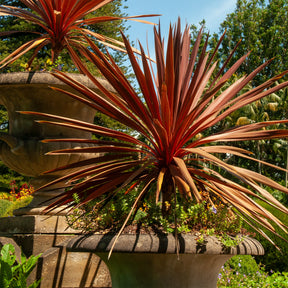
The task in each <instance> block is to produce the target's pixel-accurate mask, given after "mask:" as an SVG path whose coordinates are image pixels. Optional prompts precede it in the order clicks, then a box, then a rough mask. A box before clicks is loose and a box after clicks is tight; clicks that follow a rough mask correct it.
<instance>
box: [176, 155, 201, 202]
mask: <svg viewBox="0 0 288 288" xmlns="http://www.w3.org/2000/svg"><path fill="white" fill-rule="evenodd" d="M173 160H174V161H175V163H176V165H177V167H178V168H179V172H180V173H181V174H182V177H183V179H185V182H186V183H187V184H188V185H189V186H190V188H191V191H192V192H193V194H194V196H195V198H196V200H197V202H201V201H202V200H203V199H202V196H201V194H200V193H199V191H198V189H197V187H196V185H195V183H194V180H193V178H192V177H191V175H190V173H189V170H188V169H187V166H186V164H185V162H184V161H183V160H182V159H180V158H177V157H174V158H173Z"/></svg>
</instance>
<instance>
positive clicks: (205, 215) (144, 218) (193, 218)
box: [67, 192, 242, 246]
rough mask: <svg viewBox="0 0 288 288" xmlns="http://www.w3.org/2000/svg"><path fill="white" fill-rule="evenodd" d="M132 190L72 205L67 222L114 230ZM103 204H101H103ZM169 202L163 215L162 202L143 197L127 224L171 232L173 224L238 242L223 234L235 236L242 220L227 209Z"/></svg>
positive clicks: (229, 243)
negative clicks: (170, 206)
mask: <svg viewBox="0 0 288 288" xmlns="http://www.w3.org/2000/svg"><path fill="white" fill-rule="evenodd" d="M136 195H137V194H136V192H134V193H131V194H130V195H125V193H122V194H121V196H120V193H119V195H117V196H115V197H114V199H113V201H109V202H108V203H105V199H104V198H102V199H98V200H96V201H93V202H90V203H88V204H86V205H83V206H81V207H80V208H76V209H75V210H74V211H73V212H71V213H70V214H69V215H68V217H67V219H68V223H69V225H70V226H71V227H73V228H74V229H80V230H83V231H85V232H94V231H99V230H103V231H117V230H119V229H120V228H121V226H122V224H123V222H124V221H125V219H126V217H127V215H128V214H129V212H130V209H131V206H132V204H133V202H134V201H135V196H136ZM74 201H75V204H76V203H78V204H79V203H80V199H79V197H78V195H77V194H74ZM103 203H105V204H104V205H103ZM165 205H166V206H169V205H173V206H175V207H173V210H172V211H173V213H170V214H166V215H163V214H162V205H161V203H160V202H159V203H158V204H156V203H155V201H153V200H152V199H150V201H147V200H144V201H143V202H142V203H141V204H139V205H138V206H137V208H136V209H135V211H134V213H133V217H131V219H130V221H129V222H128V224H127V225H136V226H137V225H138V226H139V227H140V226H141V227H143V228H145V229H151V227H152V229H155V230H157V231H162V232H164V233H174V232H175V227H177V232H178V233H191V232H192V233H193V232H199V231H200V233H201V234H202V235H214V236H215V235H217V236H219V238H220V239H223V241H222V243H223V244H224V245H225V244H226V245H225V246H235V245H237V244H238V243H239V240H240V239H238V238H237V237H236V238H235V239H236V240H235V239H234V238H231V237H230V236H227V235H233V236H236V234H238V233H241V231H242V230H241V227H242V222H241V220H240V218H239V217H237V216H236V215H235V214H234V213H233V212H232V210H231V209H230V208H228V207H226V206H223V205H221V206H219V207H218V208H217V210H216V208H212V207H211V206H210V205H208V204H207V203H206V202H205V201H204V202H202V203H195V202H193V201H190V202H189V201H188V202H183V201H182V202H181V199H178V203H177V204H175V203H172V204H169V203H168V202H167V203H165Z"/></svg>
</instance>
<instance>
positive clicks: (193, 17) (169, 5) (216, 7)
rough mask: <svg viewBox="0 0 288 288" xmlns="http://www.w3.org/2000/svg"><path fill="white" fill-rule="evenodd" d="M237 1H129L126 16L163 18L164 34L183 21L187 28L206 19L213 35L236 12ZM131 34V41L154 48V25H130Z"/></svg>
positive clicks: (155, 20) (131, 23) (162, 28)
mask: <svg viewBox="0 0 288 288" xmlns="http://www.w3.org/2000/svg"><path fill="white" fill-rule="evenodd" d="M236 2H237V0H200V1H198V0H177V1H172V0H144V1H140V0H127V2H126V5H127V6H128V9H126V13H127V14H128V15H129V16H132V15H140V14H162V16H161V17H160V21H161V30H162V34H163V35H165V34H164V32H166V31H168V29H169V24H170V23H172V24H173V23H175V22H176V21H177V19H178V17H179V16H180V17H181V22H182V24H183V26H184V25H185V24H186V23H187V24H189V25H190V24H198V23H199V22H200V21H201V20H202V19H205V21H206V27H207V28H208V30H209V31H210V33H213V32H218V27H219V24H220V23H221V22H222V21H223V20H224V19H225V17H226V15H227V14H228V13H231V12H233V11H234V9H235V7H236ZM158 19H159V18H158V17H157V18H154V19H153V18H150V19H149V20H150V21H153V22H155V23H158V21H159V20H158ZM129 24H130V26H131V28H130V29H129V31H128V34H129V36H130V40H131V41H134V42H136V40H140V42H141V43H142V45H143V46H144V47H146V43H147V41H146V39H147V33H148V42H149V44H150V45H149V46H151V44H152V41H153V33H152V32H153V29H152V27H151V26H150V25H146V24H142V23H137V22H130V21H129Z"/></svg>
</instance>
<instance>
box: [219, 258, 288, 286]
mask: <svg viewBox="0 0 288 288" xmlns="http://www.w3.org/2000/svg"><path fill="white" fill-rule="evenodd" d="M217 287H218V288H223V287H229V288H238V287H242V288H247V287H250V288H263V287H269V288H285V287H288V272H283V273H280V272H275V273H273V274H269V273H267V272H265V268H264V266H263V265H261V264H259V265H258V264H257V263H256V262H255V260H254V259H253V258H252V256H248V255H247V256H246V255H245V256H233V257H232V258H231V259H230V260H229V261H228V262H226V263H225V265H224V266H223V267H222V269H221V271H220V273H219V275H218V283H217Z"/></svg>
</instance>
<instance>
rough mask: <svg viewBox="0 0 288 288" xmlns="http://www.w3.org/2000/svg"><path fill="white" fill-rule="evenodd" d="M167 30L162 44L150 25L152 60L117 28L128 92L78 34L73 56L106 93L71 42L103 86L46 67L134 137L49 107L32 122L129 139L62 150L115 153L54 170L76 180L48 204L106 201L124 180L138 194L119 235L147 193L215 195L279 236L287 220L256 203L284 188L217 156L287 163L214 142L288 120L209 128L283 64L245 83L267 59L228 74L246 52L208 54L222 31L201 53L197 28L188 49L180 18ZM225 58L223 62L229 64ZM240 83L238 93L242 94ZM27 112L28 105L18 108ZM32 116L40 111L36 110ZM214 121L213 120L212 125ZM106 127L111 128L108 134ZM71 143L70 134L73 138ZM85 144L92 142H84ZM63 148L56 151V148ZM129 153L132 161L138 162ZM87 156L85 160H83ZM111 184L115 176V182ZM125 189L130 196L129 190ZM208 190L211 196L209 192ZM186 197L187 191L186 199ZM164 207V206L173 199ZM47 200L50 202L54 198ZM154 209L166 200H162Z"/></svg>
mask: <svg viewBox="0 0 288 288" xmlns="http://www.w3.org/2000/svg"><path fill="white" fill-rule="evenodd" d="M85 33H86V32H85ZM168 35H169V36H168V45H167V48H166V47H165V45H164V41H163V40H162V36H161V31H160V26H159V27H158V29H156V27H154V36H155V58H156V65H153V63H151V59H149V57H148V56H146V54H145V52H144V49H143V47H142V46H141V45H140V52H141V53H140V57H141V58H142V61H141V62H140V61H138V59H137V57H136V55H135V53H136V52H135V51H134V50H133V48H132V47H131V45H130V43H129V41H128V39H127V38H126V37H125V36H124V35H123V43H124V45H125V49H126V51H127V53H128V56H129V60H130V63H131V67H132V69H133V72H134V74H135V77H136V82H137V84H138V86H139V88H140V91H141V92H140V93H137V90H136V89H134V88H133V85H131V83H129V81H128V80H127V78H126V77H125V75H124V73H123V72H122V71H121V69H120V68H119V67H118V66H117V65H116V64H115V61H114V60H113V58H112V56H111V55H110V54H109V53H108V52H107V53H105V54H104V53H103V52H101V51H100V50H99V48H98V47H97V46H96V45H95V44H94V43H92V41H91V40H90V39H88V38H85V41H86V42H87V43H88V44H89V47H90V48H91V51H90V50H89V49H80V50H79V54H80V55H81V57H86V58H87V59H88V60H89V61H90V62H91V63H93V64H95V66H96V67H97V68H98V69H99V70H100V72H101V73H102V74H103V76H104V77H105V78H106V80H107V81H108V82H109V83H110V85H111V87H112V89H114V91H113V92H111V91H107V89H106V88H105V87H103V85H101V83H99V81H98V80H97V79H96V78H95V77H94V76H93V75H92V74H91V73H90V72H89V70H88V68H87V67H85V66H84V65H83V64H82V62H81V58H80V56H79V54H78V53H76V51H73V49H72V48H73V47H72V45H71V49H70V48H68V49H70V50H71V55H73V57H74V58H75V62H76V63H77V65H78V66H79V68H80V69H81V71H84V72H83V73H85V74H86V75H87V77H89V79H90V80H91V81H92V83H94V84H95V85H96V86H97V88H98V89H99V90H100V91H101V92H102V94H100V93H97V94H96V93H94V92H92V91H91V90H90V89H88V88H87V87H85V85H82V84H80V83H77V81H74V80H72V79H70V78H69V76H67V75H65V74H63V73H60V72H56V73H54V75H55V76H56V77H57V78H58V79H60V80H62V81H64V82H65V83H66V84H67V85H69V86H71V87H72V88H74V89H76V90H77V91H78V92H80V93H81V95H83V97H82V96H81V97H79V96H76V95H73V94H71V93H70V94H69V93H67V92H65V93H66V94H67V95H69V96H70V97H72V98H75V99H77V98H78V97H79V98H78V99H79V100H80V101H82V102H83V103H85V104H87V105H90V106H91V107H93V108H95V109H97V110H99V111H101V113H104V114H105V115H107V116H108V117H111V118H113V119H114V120H116V121H118V122H120V123H122V124H124V125H126V126H128V127H130V128H132V129H133V130H134V135H136V136H135V137H132V136H130V135H126V133H124V132H119V131H114V130H113V129H111V128H104V127H99V126H97V125H92V124H88V123H83V122H81V121H78V120H73V119H67V118H65V117H59V116H52V115H48V117H50V119H51V120H53V121H47V120H40V123H50V124H54V125H62V126H65V127H69V128H75V129H83V130H86V131H89V132H92V133H95V134H99V135H100V136H108V137H109V139H110V138H112V139H113V137H114V139H115V142H119V141H120V142H124V143H127V144H128V145H126V146H125V145H123V146H121V145H119V144H116V143H115V145H114V144H113V142H114V140H109V142H101V141H99V142H95V144H97V145H99V146H95V148H85V149H81V150H80V149H79V150H73V149H70V150H69V149H68V150H67V149H66V150H64V151H66V152H69V153H70V152H71V153H72V152H73V151H74V152H75V151H76V152H77V151H79V152H80V151H82V152H83V151H86V152H88V151H90V152H92V153H95V152H96V151H98V152H100V151H102V152H111V153H112V154H114V153H115V154H117V151H118V152H120V157H119V158H116V159H115V162H112V161H113V159H111V158H107V159H106V160H105V159H103V158H102V160H103V163H102V162H101V163H100V162H97V160H95V161H96V163H95V165H94V166H93V164H92V166H93V167H92V168H90V170H88V169H87V167H81V165H79V166H77V167H78V168H80V167H81V168H82V169H81V172H79V173H76V172H74V173H71V174H70V175H69V176H65V177H62V180H65V181H68V182H69V181H70V182H69V183H71V184H72V182H73V181H74V180H77V181H76V182H77V183H74V184H75V186H73V187H72V188H71V189H70V190H68V191H67V192H65V193H64V194H63V195H62V196H61V197H60V199H59V200H58V202H57V201H56V202H55V205H57V206H59V205H61V204H63V203H68V205H72V201H73V193H77V194H78V195H79V197H80V199H82V200H81V201H82V202H81V203H86V201H87V200H89V201H90V200H93V199H97V197H99V196H100V195H101V197H103V198H104V199H105V200H106V201H108V202H109V201H113V199H114V198H115V197H114V196H116V193H119V190H118V189H119V187H122V188H125V189H127V191H130V190H129V189H132V188H131V187H137V189H138V188H139V189H140V192H139V191H137V190H136V193H137V195H138V196H136V197H135V200H134V204H133V205H132V207H131V210H130V212H129V215H128V218H127V219H126V220H125V223H124V225H123V226H122V228H121V230H120V233H121V232H122V230H123V228H124V226H125V225H126V223H127V221H128V219H129V218H130V216H131V215H132V213H135V211H137V209H136V210H135V208H136V206H137V203H139V201H140V202H141V201H144V198H145V197H148V194H149V198H148V200H147V201H150V200H151V197H152V196H151V195H153V201H156V202H157V201H158V200H159V195H160V193H161V195H162V196H163V197H161V198H162V199H163V202H164V201H166V200H168V202H169V203H170V204H171V203H173V201H176V199H177V201H178V199H179V198H181V203H185V205H186V203H188V202H187V201H192V200H193V201H194V203H196V202H201V201H206V200H207V203H210V204H211V205H212V206H213V205H214V203H215V202H216V201H220V202H221V203H223V204H224V205H226V206H228V207H232V208H233V211H234V210H235V211H236V214H239V215H241V217H243V218H244V219H245V221H247V222H249V223H250V225H251V227H253V226H255V230H256V231H257V232H259V233H261V234H262V235H263V236H264V237H266V238H268V240H269V241H271V242H273V241H272V240H271V239H270V238H269V237H268V236H267V235H266V233H265V232H263V231H262V228H263V229H267V230H268V231H270V232H272V233H274V234H275V235H277V236H278V234H277V232H276V229H275V228H276V227H279V228H280V229H282V231H284V232H285V231H286V230H287V227H286V226H285V225H284V224H283V223H282V222H281V221H280V220H278V219H277V218H276V217H275V216H274V215H272V214H271V213H270V212H269V211H268V210H267V209H265V208H263V207H262V206H261V205H260V204H258V203H257V202H256V201H258V200H261V201H264V202H265V203H267V204H269V205H270V206H271V207H274V208H277V209H278V210H280V211H282V212H284V213H287V212H288V209H287V208H286V207H285V206H283V205H282V204H281V203H279V201H277V200H276V199H274V198H273V196H272V195H271V194H269V193H268V191H266V190H265V188H264V187H265V186H269V187H271V188H272V189H277V190H279V191H283V192H284V193H287V192H288V190H287V189H286V188H285V187H282V186H281V185H280V184H278V183H276V182H275V181H272V180H271V179H269V178H267V177H265V176H263V175H261V174H258V173H256V172H251V171H249V170H248V169H244V168H243V167H238V166H236V165H231V164H229V163H227V162H226V161H224V160H223V157H222V156H223V154H224V155H225V156H226V157H227V155H228V154H229V157H230V156H233V155H235V156H237V157H241V158H243V159H249V160H255V163H262V164H265V165H268V166H270V167H273V168H275V169H279V170H280V171H285V172H287V171H286V169H283V168H278V167H277V166H276V165H274V164H270V163H266V162H265V160H260V159H254V158H253V155H251V152H249V151H247V150H245V149H240V148H237V147H233V146H228V145H230V143H229V144H227V145H224V144H223V143H224V142H231V143H233V142H235V141H249V140H259V139H261V140H262V139H274V138H287V137H288V132H287V130H285V129H283V128H281V129H275V127H278V126H280V125H281V127H283V126H284V124H287V123H288V120H273V121H267V122H260V123H253V124H248V125H244V126H236V127H232V128H230V129H229V130H226V131H222V132H218V133H213V131H214V130H217V129H214V125H218V124H219V122H220V121H222V120H224V119H225V117H227V116H229V115H230V114H231V113H232V112H234V111H236V110H237V109H239V108H242V107H244V106H245V105H248V104H251V103H252V102H253V101H258V100H260V99H262V98H263V97H265V96H267V95H269V94H271V93H274V92H276V91H278V90H280V89H283V88H285V87H287V86H288V82H282V83H280V84H277V81H278V80H279V79H281V78H282V77H283V76H284V75H285V74H287V73H288V71H284V72H282V73H281V74H279V75H276V76H275V77H273V78H271V79H269V80H267V81H266V82H264V83H263V84H261V85H259V86H256V87H253V86H252V88H251V89H250V88H249V89H248V91H247V89H246V88H247V85H248V84H250V83H251V81H252V80H253V79H254V77H255V76H257V74H258V73H259V72H260V71H263V69H265V68H266V67H267V65H269V63H270V62H271V61H270V60H269V61H267V62H265V63H264V64H262V65H261V66H259V67H258V68H256V69H255V70H254V71H253V72H251V73H250V74H249V75H247V76H246V75H244V76H242V77H241V78H240V79H239V78H238V80H236V81H234V80H233V79H232V80H231V78H234V76H233V75H234V74H235V73H236V72H237V69H238V68H239V67H240V65H241V64H243V63H244V61H245V60H246V59H247V57H248V55H249V53H247V54H246V55H244V56H242V57H240V59H239V60H238V61H236V62H235V63H232V64H231V65H230V63H229V61H230V60H231V59H233V57H232V56H233V54H234V52H235V51H236V49H233V50H232V52H231V54H230V55H228V59H227V60H226V61H224V64H223V65H221V63H223V61H218V62H217V61H215V59H216V56H217V49H218V48H219V47H220V45H221V41H222V40H223V37H224V36H223V37H221V39H220V41H219V43H218V44H217V45H216V49H215V50H214V51H212V52H211V53H210V54H211V56H209V54H208V53H207V51H206V50H207V47H208V38H207V39H206V40H205V42H204V45H203V46H202V50H201V51H200V49H199V47H200V43H201V39H202V30H201V31H200V32H199V34H198V36H197V38H196V42H195V45H194V46H193V48H192V49H190V47H189V45H190V35H189V27H188V26H187V27H186V29H185V30H184V32H183V33H181V29H180V21H178V26H177V25H176V26H173V27H172V26H171V27H170V32H169V34H168ZM102 40H103V39H102ZM102 40H101V41H102ZM114 44H116V43H114ZM237 45H239V44H237ZM68 47H69V46H68ZM190 50H191V53H190ZM228 64H229V65H230V66H231V68H228ZM154 69H155V70H156V71H154ZM215 75H216V76H215ZM224 84H225V85H224ZM244 88H245V89H244ZM243 90H245V91H244V92H243ZM81 99H82V100H81ZM29 113H31V112H28V113H27V114H29ZM35 115H39V116H45V117H46V116H47V115H45V114H43V113H37V114H35ZM220 126H221V125H218V126H217V127H216V128H218V127H220ZM269 126H271V127H272V126H274V127H272V128H273V129H271V130H269V129H266V128H267V127H269ZM208 128H212V129H210V130H209V129H208ZM208 132H211V134H209V133H208ZM113 133H115V135H114V136H113ZM198 135H200V137H198ZM203 135H204V136H203ZM76 141H77V140H73V139H72V142H76ZM79 141H80V140H79ZM81 141H82V140H81ZM83 143H85V141H83ZM87 143H91V144H93V142H87ZM129 145H131V146H129ZM62 152H63V151H62ZM62 152H61V151H58V152H57V151H56V153H62ZM102 152H101V153H102ZM52 153H53V152H52ZM54 153H55V152H54ZM135 156H137V157H138V158H135ZM103 157H104V156H103ZM133 157H134V158H133ZM94 159H95V158H94ZM133 159H134V160H133ZM138 160H139V162H137V161H138ZM133 161H135V167H132V164H133ZM141 161H142V162H141ZM105 162H107V163H106V166H105V164H104V163H105ZM87 163H89V164H90V163H91V162H89V161H88V162H83V163H82V164H87ZM75 165H76V164H73V167H76V166H75ZM85 168H86V169H85ZM105 169H106V171H105ZM227 174H229V177H230V176H232V177H231V179H233V180H230V179H229V178H228V177H227V178H226V175H227ZM83 176H87V178H85V179H83V180H80V178H81V177H83ZM125 177H126V178H125ZM114 178H115V179H114ZM110 179H113V182H111V183H110V185H109V180H110ZM116 179H117V180H116ZM234 179H235V180H234ZM117 181H119V182H117ZM116 183H118V184H117V185H116ZM140 187H141V188H140ZM164 188H165V189H164ZM141 189H142V190H141ZM150 190H153V191H151V192H153V194H151V193H150ZM148 192H149V193H148ZM175 195H176V196H175ZM206 195H207V196H206ZM129 196H131V195H130V193H129ZM81 197H82V198H81ZM214 197H216V199H217V200H214ZM191 198H193V199H192V200H191ZM101 199H102V198H101ZM254 199H255V200H254ZM99 201H100V199H99ZM105 203H106V202H105ZM174 203H175V202H174ZM177 203H178V202H177ZM189 203H190V202H189ZM162 205H163V203H162ZM187 205H188V204H187ZM189 205H190V204H189ZM171 206H172V207H173V205H171ZM50 207H54V206H53V204H52V205H51V206H50ZM69 207H72V206H69ZM163 207H164V208H165V206H163ZM163 207H162V208H163ZM162 213H163V216H165V209H162ZM174 224H175V223H174Z"/></svg>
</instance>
